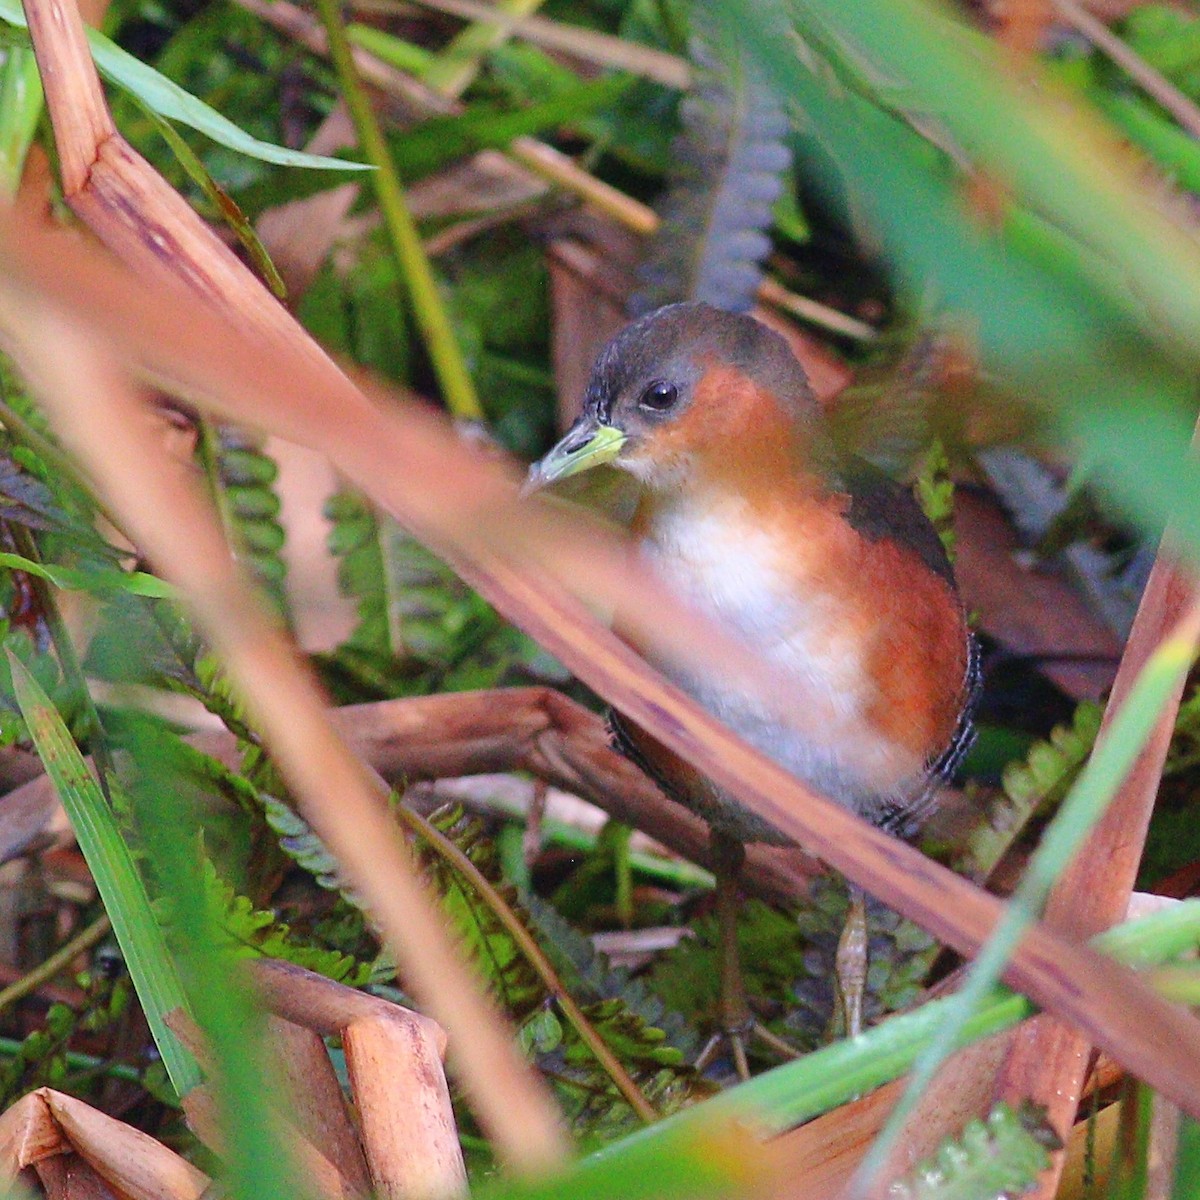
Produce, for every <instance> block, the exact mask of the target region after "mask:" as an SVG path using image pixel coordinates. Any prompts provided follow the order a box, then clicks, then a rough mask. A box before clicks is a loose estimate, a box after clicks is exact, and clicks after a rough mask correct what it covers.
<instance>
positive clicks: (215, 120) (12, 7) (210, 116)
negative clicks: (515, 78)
mask: <svg viewBox="0 0 1200 1200" xmlns="http://www.w3.org/2000/svg"><path fill="white" fill-rule="evenodd" d="M0 21H5V22H7V23H8V24H9V25H13V26H15V27H16V28H18V29H27V28H28V23H27V22H26V20H25V13H24V11H23V10H22V8H21V4H20V0H0ZM87 39H88V45H89V46H90V47H91V50H92V58H93V59H95V62H96V67H97V68H98V69H99V71H100V73H101V74H102V75H103V76H104V77H105V78H106V79H107V80H109V82H110V83H115V84H116V85H117V86H118V87H122V88H124V89H125V90H126V91H127V92H130V93H131V94H132V95H134V96H136V97H137V98H138V99H139V100H140V101H141V102H142V103H143V104H145V105H146V106H147V107H148V108H151V109H153V110H154V112H156V113H158V114H159V116H161V117H165V118H167V119H168V120H171V121H179V122H181V123H182V124H184V125H187V126H189V127H190V128H192V129H195V130H197V131H198V132H200V133H202V134H204V135H205V136H206V137H210V138H212V140H213V141H214V142H219V143H220V144H221V145H222V146H228V147H229V148H230V149H231V150H237V151H240V152H241V153H242V154H246V155H248V156H249V157H250V158H257V159H260V160H261V161H262V162H269V163H276V164H278V165H279V166H282V167H308V168H310V169H313V170H322V171H369V170H371V169H372V168H371V167H370V166H369V165H368V164H365V163H354V162H347V161H346V160H345V159H341V158H325V157H324V156H322V155H319V154H305V153H303V152H302V151H299V150H287V149H285V148H284V147H282V146H274V145H272V144H271V143H270V142H263V141H259V139H258V138H256V137H251V136H250V134H248V133H246V132H244V131H243V130H241V129H239V128H238V127H237V126H236V125H235V124H234V123H233V122H232V121H230V120H229V119H228V118H226V117H223V116H221V114H220V113H219V112H217V111H216V110H215V109H212V108H209V106H208V105H207V104H205V103H204V101H202V100H197V99H196V97H195V96H193V95H192V94H191V93H190V92H186V91H184V90H183V88H181V87H180V86H179V85H178V84H177V83H173V82H172V81H171V80H169V79H168V78H167V77H166V76H165V75H161V74H159V72H158V71H156V70H155V69H154V68H153V67H149V66H147V65H146V64H145V63H144V62H141V61H140V60H139V59H136V58H134V56H133V55H132V54H129V53H128V52H127V51H125V50H122V49H121V47H120V46H118V45H117V44H116V43H115V42H111V41H109V39H108V38H106V37H105V36H104V34H102V33H99V32H97V31H96V30H95V29H89V30H88V31H87Z"/></svg>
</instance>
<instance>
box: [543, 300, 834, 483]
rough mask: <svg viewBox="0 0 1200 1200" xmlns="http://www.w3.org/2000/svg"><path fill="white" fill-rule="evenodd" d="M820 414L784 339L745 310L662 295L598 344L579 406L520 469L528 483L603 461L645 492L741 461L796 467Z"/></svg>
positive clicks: (738, 466)
mask: <svg viewBox="0 0 1200 1200" xmlns="http://www.w3.org/2000/svg"><path fill="white" fill-rule="evenodd" d="M819 428H820V414H819V410H818V406H817V404H816V401H815V400H814V399H813V397H812V393H811V392H810V390H809V387H808V381H807V380H806V378H805V375H804V371H803V369H802V368H801V366H800V364H799V362H797V361H796V358H795V357H794V356H793V354H792V352H791V350H790V349H789V347H788V345H787V343H786V342H785V341H784V339H783V338H782V337H780V336H779V335H778V334H777V333H774V332H772V331H771V330H769V329H768V328H767V327H766V326H765V325H761V324H760V323H759V322H758V321H756V320H754V319H753V318H752V317H748V316H740V315H736V314H734V313H728V312H722V311H721V310H720V309H716V308H712V307H710V306H709V305H707V304H672V305H669V306H668V307H666V308H660V309H658V310H657V311H656V312H652V313H650V314H649V315H648V316H645V317H642V318H641V319H640V320H638V321H635V322H634V323H633V324H632V325H628V326H626V327H625V328H624V329H623V330H622V331H621V332H620V333H618V334H617V335H616V337H614V338H613V339H612V340H611V341H610V342H609V343H608V344H607V345H606V346H605V347H604V349H603V350H602V351H601V352H600V356H599V358H598V359H597V360H596V365H595V366H594V367H593V368H592V375H591V378H590V380H589V381H588V387H587V392H586V394H585V396H584V402H583V413H582V415H581V416H580V417H579V419H578V420H577V421H576V422H575V424H574V425H572V426H571V428H570V429H569V430H568V431H567V433H566V435H565V436H564V437H563V439H562V440H561V441H560V442H559V443H558V445H556V446H555V447H554V448H553V449H552V450H551V451H550V452H549V453H548V454H547V455H546V456H545V457H544V458H542V459H541V460H540V461H539V462H537V463H535V464H534V465H533V466H532V467H531V468H530V472H529V484H528V487H529V488H530V489H536V488H539V487H543V486H545V485H546V484H549V483H553V482H555V481H556V480H559V479H565V478H566V477H567V476H570V475H576V474H578V473H579V472H581V471H587V470H590V469H591V468H592V467H596V466H600V465H601V464H604V463H608V464H611V465H613V466H615V467H619V468H621V469H623V470H625V471H628V472H629V473H630V474H632V475H633V476H635V477H636V478H637V479H638V480H639V481H640V482H641V483H642V485H643V486H645V487H646V488H649V489H650V490H651V491H660V492H670V491H673V490H677V489H680V488H683V487H686V486H687V485H688V484H689V483H690V482H692V481H694V480H696V479H697V478H699V477H704V476H714V475H719V474H720V473H722V472H723V471H729V472H732V471H743V470H745V469H746V468H747V467H749V466H750V465H751V464H754V468H755V469H758V470H768V469H769V466H770V464H771V462H773V461H777V462H781V463H784V464H794V460H795V458H796V456H797V455H798V454H804V453H805V450H806V448H809V447H810V446H811V443H812V442H813V441H814V440H815V439H817V438H818V437H819V436H820V434H819Z"/></svg>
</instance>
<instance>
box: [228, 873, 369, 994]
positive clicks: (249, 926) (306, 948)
mask: <svg viewBox="0 0 1200 1200" xmlns="http://www.w3.org/2000/svg"><path fill="white" fill-rule="evenodd" d="M204 883H205V887H206V889H207V891H208V893H209V896H210V900H211V903H212V906H213V910H214V913H215V917H216V927H217V930H218V931H219V934H220V935H221V937H222V939H223V940H224V941H225V942H227V943H228V946H229V948H230V949H231V950H232V951H233V953H234V954H235V955H236V956H237V957H239V958H280V959H283V960H285V961H286V962H290V963H295V964H296V966H298V967H305V968H307V969H308V970H310V971H316V972H317V973H318V974H320V975H325V976H327V977H328V978H330V979H334V980H336V981H337V982H339V983H345V984H347V985H348V986H350V987H361V986H362V985H363V984H364V983H366V982H367V979H368V977H369V975H370V965H369V964H368V963H360V962H357V961H356V960H355V959H353V958H351V957H350V956H349V955H347V954H342V953H341V952H340V951H338V950H330V949H327V948H325V947H323V946H314V945H312V944H310V943H308V942H304V941H301V940H300V939H299V938H297V937H295V936H293V934H292V931H291V929H290V928H289V926H287V925H286V924H284V923H283V922H282V921H280V920H279V919H278V918H277V917H276V916H275V914H274V913H272V912H267V911H265V910H263V909H258V908H255V907H254V904H253V902H252V901H251V900H250V899H249V898H248V897H246V896H241V895H238V893H237V892H236V891H235V890H234V888H233V886H232V885H231V884H229V883H227V882H226V881H225V880H223V879H222V878H221V877H220V876H219V875H218V874H217V871H216V868H215V867H214V866H213V865H212V863H211V862H210V861H209V860H207V859H205V862H204Z"/></svg>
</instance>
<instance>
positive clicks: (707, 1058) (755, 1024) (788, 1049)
mask: <svg viewBox="0 0 1200 1200" xmlns="http://www.w3.org/2000/svg"><path fill="white" fill-rule="evenodd" d="M755 1041H758V1042H760V1043H762V1045H764V1046H766V1047H767V1048H768V1049H769V1050H772V1051H774V1052H775V1053H776V1054H778V1055H779V1056H780V1058H785V1059H793V1058H799V1057H800V1051H799V1050H797V1049H796V1047H795V1046H793V1045H792V1044H791V1043H790V1042H788V1041H786V1040H785V1039H784V1038H781V1037H780V1036H779V1035H778V1034H776V1033H772V1032H771V1031H770V1030H769V1029H768V1028H767V1027H766V1026H765V1025H763V1024H762V1023H761V1022H760V1021H756V1020H754V1019H753V1018H750V1019H748V1020H746V1021H743V1022H741V1023H740V1024H738V1025H733V1026H726V1027H724V1028H722V1029H719V1030H718V1031H717V1032H716V1033H714V1034H713V1035H712V1037H710V1038H709V1039H708V1041H707V1042H706V1043H705V1045H704V1049H703V1050H701V1051H700V1053H699V1055H698V1056H697V1057H696V1062H695V1067H696V1070H697V1071H703V1070H705V1069H706V1068H707V1067H708V1066H709V1065H710V1064H711V1063H712V1061H713V1060H714V1059H715V1058H716V1057H717V1053H718V1051H719V1050H720V1048H721V1046H722V1045H723V1044H726V1043H727V1044H728V1046H729V1053H730V1055H731V1056H732V1058H733V1069H734V1070H735V1071H736V1072H737V1076H738V1078H739V1079H741V1080H746V1079H749V1078H750V1059H749V1055H748V1053H747V1051H748V1049H749V1047H750V1045H751V1044H752V1043H753V1042H755Z"/></svg>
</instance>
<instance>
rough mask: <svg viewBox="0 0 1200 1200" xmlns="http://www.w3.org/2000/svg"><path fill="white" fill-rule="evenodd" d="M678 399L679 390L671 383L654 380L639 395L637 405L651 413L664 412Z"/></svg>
mask: <svg viewBox="0 0 1200 1200" xmlns="http://www.w3.org/2000/svg"><path fill="white" fill-rule="evenodd" d="M678 399H679V389H678V388H677V387H676V386H675V385H674V384H673V383H667V382H666V381H665V380H662V379H656V380H655V381H654V382H653V383H652V384H651V385H650V386H649V387H648V388H647V389H646V390H645V391H644V392H643V393H642V395H641V399H640V400H638V404H640V405H641V406H642V408H648V409H650V410H651V411H652V412H666V411H667V409H669V408H671V407H672V406H673V405H674V404H675V401H676V400H678Z"/></svg>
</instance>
